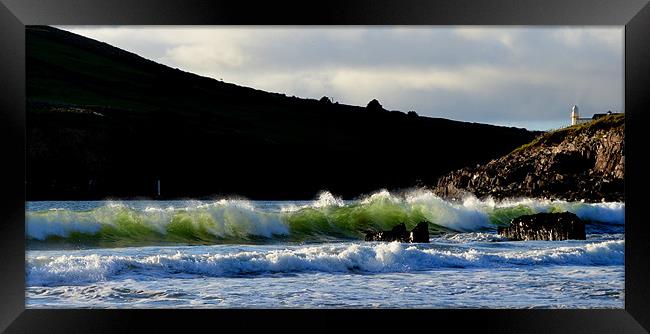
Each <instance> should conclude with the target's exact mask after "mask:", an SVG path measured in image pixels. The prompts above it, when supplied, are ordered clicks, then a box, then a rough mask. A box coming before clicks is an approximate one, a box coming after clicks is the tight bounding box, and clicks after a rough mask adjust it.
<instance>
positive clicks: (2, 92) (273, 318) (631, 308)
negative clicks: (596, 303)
mask: <svg viewBox="0 0 650 334" xmlns="http://www.w3.org/2000/svg"><path fill="white" fill-rule="evenodd" d="M1 2H2V5H0V40H2V44H1V45H2V47H0V69H1V72H0V133H1V134H2V135H3V137H4V138H3V140H2V141H0V146H1V147H2V151H1V152H2V159H1V161H2V162H3V163H2V165H3V167H4V169H5V172H3V173H1V174H0V175H1V176H0V180H1V182H0V189H2V190H1V191H0V194H1V195H0V196H1V198H0V239H1V242H0V249H1V252H0V255H1V257H0V303H1V306H0V330H5V331H6V332H8V333H38V332H48V333H52V332H84V333H85V332H108V331H110V332H113V331H114V332H127V331H128V332H131V331H142V330H147V331H151V330H152V329H153V328H154V327H159V328H160V329H164V330H165V331H167V330H173V331H183V332H189V331H192V330H198V329H196V328H195V327H196V326H206V327H204V328H206V329H205V330H225V329H226V328H228V326H229V325H230V326H235V327H234V330H242V329H246V330H256V329H257V330H276V329H279V330H282V331H287V330H289V331H291V330H294V331H305V330H314V329H318V330H367V331H371V330H377V329H384V330H386V329H390V328H391V327H392V328H395V329H396V330H402V331H403V330H407V331H417V330H422V329H425V330H431V331H433V330H453V331H454V332H459V331H460V332H464V331H486V330H487V331H489V332H498V333H510V332H512V333H523V332H531V333H555V332H558V333H559V332H561V333H610V332H617V333H647V331H648V330H649V329H650V281H649V280H648V274H649V273H650V260H649V259H650V257H649V253H650V243H649V242H648V240H650V233H649V229H648V224H649V222H648V219H647V218H646V216H645V215H644V204H645V203H644V200H645V198H646V196H645V195H644V194H645V193H646V192H647V189H648V187H649V186H650V184H649V183H648V176H647V173H648V171H650V168H649V167H650V165H649V164H648V163H647V162H645V161H644V160H645V159H644V158H645V154H644V153H645V152H646V151H647V147H648V146H647V145H646V144H648V129H649V126H650V122H648V115H649V114H650V112H649V111H646V110H644V109H645V108H644V107H647V106H648V103H647V102H648V97H649V96H650V78H649V75H648V74H649V73H650V38H648V36H650V5H649V4H648V2H647V1H646V0H626V1H621V0H618V1H617V0H599V1H595V0H594V1H589V0H575V1H563V0H546V1H536V0H491V1H478V0H457V1H444V0H437V1H417V0H400V1H386V0H381V1H378V0H374V1H373V0H365V1H361V0H355V1H350V0H348V1H327V2H325V1H303V2H293V1H272V2H271V1H257V2H251V1H232V0H229V1H223V0H220V1H200V0H164V1H163V0H157V1H154V0H140V1H129V0H119V1H117V0H111V1H101V0H84V1H77V0H56V1H53V0H49V1H45V0H43V1H38V0H1ZM77 24H90V25H105V24H106V25H109V24H110V25H115V24H124V25H128V24H138V25H154V24H155V25H159V24H227V25H231V24H246V25H249V24H250V25H253V24H254V25H266V24H281V25H306V24H309V25H326V24H335V25H349V24H361V25H406V24H415V25H450V24H453V25H468V24H470V25H619V26H622V25H625V112H626V121H625V122H626V124H625V131H626V137H627V139H626V141H627V143H626V146H625V152H626V153H625V154H626V156H627V157H626V160H627V161H626V167H625V198H626V209H625V217H626V224H625V233H626V243H625V254H626V258H625V309H622V310H595V309H589V310H497V309H492V310H486V309H462V310H460V309H459V310H456V309H448V310H231V309H229V310H34V309H30V310H26V309H25V230H24V228H25V222H24V217H25V216H24V214H25V183H24V181H25V178H24V176H25V135H24V134H25V101H26V100H25V40H24V39H25V25H77ZM414 327H415V328H414ZM443 327H447V328H446V329H443Z"/></svg>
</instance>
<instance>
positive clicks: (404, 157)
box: [26, 26, 535, 199]
mask: <svg viewBox="0 0 650 334" xmlns="http://www.w3.org/2000/svg"><path fill="white" fill-rule="evenodd" d="M26 44H27V97H28V101H27V195H28V199H64V198H102V197H134V196H152V195H154V194H155V180H156V179H161V180H162V192H163V196H164V197H201V196H212V195H227V194H238V195H242V196H248V197H252V198H278V199H279V198H312V197H313V196H314V195H315V194H316V193H317V192H318V191H320V190H325V189H326V190H330V191H332V192H333V193H335V194H339V195H343V196H345V197H352V196H357V195H359V194H362V193H367V192H370V191H374V190H377V189H380V188H389V189H395V188H403V187H409V186H414V185H418V184H424V185H426V184H432V183H433V182H435V180H436V179H437V177H438V176H440V175H441V174H443V173H445V172H448V171H450V170H453V169H457V168H461V167H463V166H466V165H472V164H476V163H480V162H485V161H489V160H490V159H492V158H495V157H497V156H500V155H502V154H505V153H507V152H510V151H511V150H512V149H513V148H515V147H517V146H519V145H522V144H524V143H526V142H529V141H530V140H532V139H533V138H534V135H535V134H534V133H531V132H529V131H526V130H524V129H517V128H508V127H497V126H490V125H484V124H475V123H465V122H456V121H450V120H446V119H440V118H427V117H417V116H412V115H406V114H405V113H402V112H398V111H385V110H384V111H372V110H368V109H366V108H365V107H358V106H349V105H343V104H332V103H324V102H319V101H318V100H316V99H300V98H295V97H288V96H285V95H284V94H276V93H268V92H264V91H260V90H256V89H252V88H247V87H241V86H237V85H234V84H230V83H225V82H221V81H218V80H214V79H211V78H205V77H201V76H197V75H194V74H191V73H187V72H183V71H181V70H178V69H173V68H170V67H167V66H164V65H161V64H157V63H155V62H152V61H149V60H147V59H144V58H142V57H139V56H137V55H135V54H132V53H129V52H126V51H124V50H120V49H118V48H115V47H112V46H110V45H108V44H105V43H101V42H97V41H94V40H91V39H88V38H85V37H81V36H78V35H75V34H72V33H68V32H65V31H62V30H58V29H55V28H51V27H42V26H32V27H27V31H26ZM323 95H327V92H323ZM377 98H378V99H380V100H381V97H377Z"/></svg>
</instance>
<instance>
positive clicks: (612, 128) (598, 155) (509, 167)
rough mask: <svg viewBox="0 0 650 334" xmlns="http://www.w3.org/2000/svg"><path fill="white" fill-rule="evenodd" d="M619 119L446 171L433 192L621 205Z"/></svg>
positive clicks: (574, 128)
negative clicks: (495, 157) (602, 202)
mask: <svg viewBox="0 0 650 334" xmlns="http://www.w3.org/2000/svg"><path fill="white" fill-rule="evenodd" d="M624 121H625V118H624V115H622V114H619V115H609V116H606V117H602V118H600V119H598V120H596V121H592V122H589V123H585V124H580V125H576V126H571V127H568V128H564V129H560V130H556V131H552V132H547V133H544V134H543V135H541V136H539V137H538V138H536V139H535V140H534V141H532V142H531V143H529V144H527V145H524V146H522V147H520V148H518V149H516V150H514V151H513V152H511V153H510V154H508V155H506V156H503V157H501V158H499V159H495V160H492V161H490V162H489V163H487V164H485V165H477V166H476V167H468V168H463V169H460V170H456V171H454V172H451V173H449V174H447V175H445V176H443V177H441V178H440V179H438V183H437V185H436V186H435V188H434V192H435V193H436V194H437V195H439V196H441V197H444V198H451V199H459V198H462V197H464V196H465V195H466V194H468V193H471V194H474V195H475V196H477V197H479V198H483V197H488V196H490V197H493V198H497V199H500V198H508V197H534V198H552V199H564V200H569V201H576V200H586V201H590V202H596V201H601V200H603V199H604V200H606V201H623V200H624V191H623V184H624V182H623V172H624V165H625V155H624V146H625V133H624Z"/></svg>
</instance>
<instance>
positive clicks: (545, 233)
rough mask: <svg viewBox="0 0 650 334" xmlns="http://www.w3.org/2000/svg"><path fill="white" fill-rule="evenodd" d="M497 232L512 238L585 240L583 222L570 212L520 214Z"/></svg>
mask: <svg viewBox="0 0 650 334" xmlns="http://www.w3.org/2000/svg"><path fill="white" fill-rule="evenodd" d="M499 234H500V235H502V236H505V237H507V238H509V239H512V240H568V239H574V240H585V223H584V222H583V221H582V220H581V219H580V218H578V216H576V215H575V214H573V213H571V212H562V213H538V214H534V215H526V216H520V217H517V218H515V219H513V220H512V222H511V223H510V226H508V227H500V228H499Z"/></svg>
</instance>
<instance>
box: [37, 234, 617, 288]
mask: <svg viewBox="0 0 650 334" xmlns="http://www.w3.org/2000/svg"><path fill="white" fill-rule="evenodd" d="M624 248H625V241H624V240H613V241H604V242H596V243H587V244H582V245H579V246H565V247H558V248H545V249H532V250H525V251H521V250H519V251H501V252H494V251H486V250H478V249H464V250H456V251H451V250H444V249H433V248H419V247H417V246H414V245H405V244H400V243H397V242H393V243H380V244H351V245H349V244H348V245H321V246H313V247H302V248H299V249H282V250H272V251H240V252H233V253H228V254H187V253H182V252H177V253H176V254H173V255H154V256H142V257H136V256H100V255H97V254H91V255H79V256H71V255H60V256H38V257H30V258H28V263H27V281H28V284H29V285H30V286H39V285H59V284H66V285H74V284H81V283H87V282H94V281H102V280H108V279H111V278H112V277H114V276H116V275H120V274H128V273H129V272H134V271H137V272H138V273H139V274H140V275H142V274H146V276H147V277H151V276H173V275H178V274H190V275H204V276H213V277H222V276H232V275H256V274H261V273H290V272H327V273H330V272H347V273H349V272H366V273H376V272H411V271H422V270H431V269H435V268H441V267H476V268H492V267H504V266H505V267H508V266H528V265H536V266H538V265H586V266H592V265H597V266H601V265H623V263H624Z"/></svg>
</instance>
